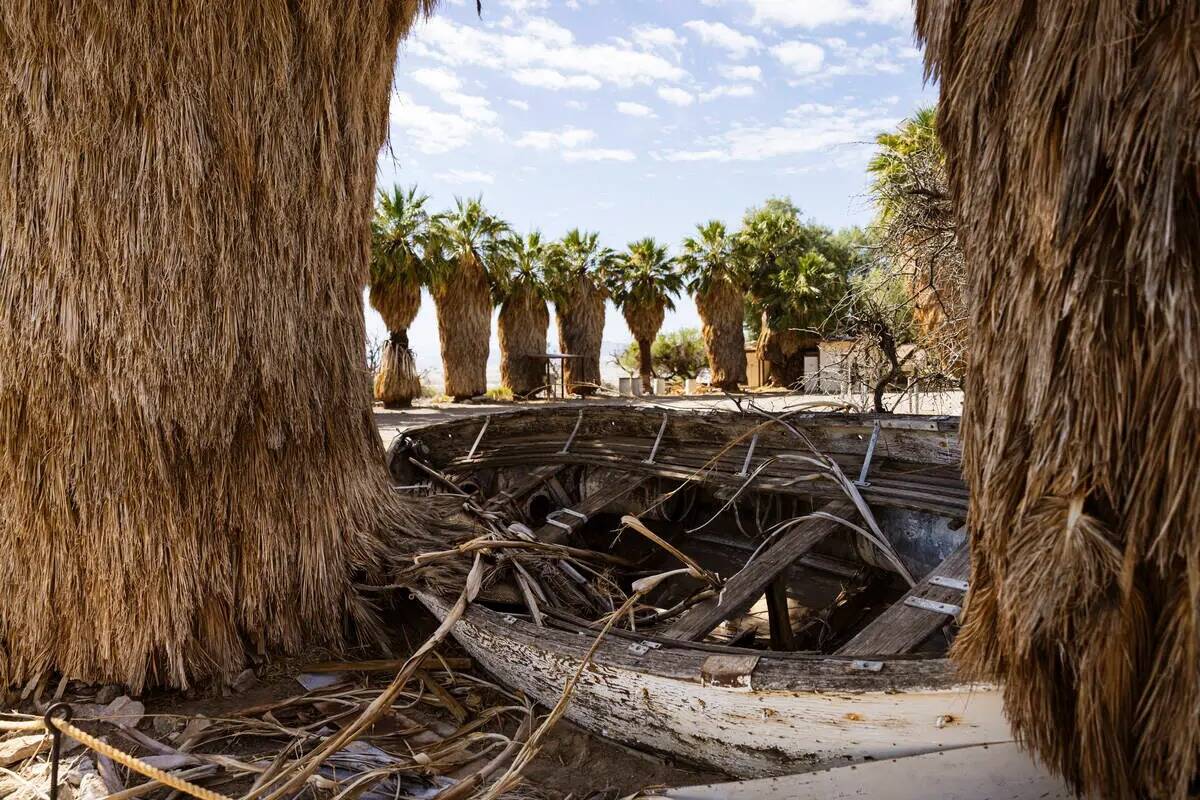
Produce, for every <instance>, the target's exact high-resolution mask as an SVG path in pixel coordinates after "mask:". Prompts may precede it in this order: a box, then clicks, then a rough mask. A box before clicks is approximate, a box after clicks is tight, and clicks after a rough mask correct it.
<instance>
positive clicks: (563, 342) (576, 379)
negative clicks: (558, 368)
mask: <svg viewBox="0 0 1200 800" xmlns="http://www.w3.org/2000/svg"><path fill="white" fill-rule="evenodd" d="M555 310H556V312H557V314H556V316H557V318H558V341H559V346H560V347H561V348H562V349H563V350H564V351H565V352H567V353H570V354H572V355H578V356H582V358H574V359H566V360H565V361H564V362H563V378H564V381H565V382H566V385H567V391H568V392H570V393H572V394H577V395H579V396H581V397H587V396H589V395H592V394H594V393H595V392H596V390H597V389H598V388H600V348H601V346H602V345H603V341H602V340H603V338H604V292H603V291H601V290H600V289H599V288H598V287H597V286H596V285H595V284H593V283H592V281H591V279H589V278H580V279H579V282H578V285H577V286H576V289H575V292H574V294H573V296H572V299H571V301H570V302H569V303H563V304H562V305H561V306H560V307H558V308H556V309H555Z"/></svg>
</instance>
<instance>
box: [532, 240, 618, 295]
mask: <svg viewBox="0 0 1200 800" xmlns="http://www.w3.org/2000/svg"><path fill="white" fill-rule="evenodd" d="M616 262H617V254H616V252H615V251H614V250H613V249H612V248H610V247H604V246H602V245H601V244H600V234H598V233H595V232H585V231H582V230H580V229H579V228H573V229H571V230H569V231H567V234H566V236H564V237H563V238H562V239H560V240H559V241H557V242H554V243H553V244H552V245H551V246H550V248H549V250H548V251H547V253H546V285H547V287H548V288H549V290H550V296H551V298H552V299H553V300H554V301H555V302H556V303H557V302H560V301H562V300H564V299H566V298H567V297H568V296H569V295H570V293H571V292H573V291H574V287H575V284H576V282H577V281H578V279H579V278H589V279H591V280H592V281H593V283H595V285H596V286H597V287H603V286H606V285H607V283H608V281H609V276H610V275H611V274H612V271H613V269H614V268H615V266H616Z"/></svg>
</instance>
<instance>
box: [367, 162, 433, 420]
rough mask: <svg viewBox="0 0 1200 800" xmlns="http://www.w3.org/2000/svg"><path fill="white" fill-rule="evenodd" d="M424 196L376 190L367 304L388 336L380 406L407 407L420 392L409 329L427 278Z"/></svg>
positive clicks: (378, 382) (412, 190)
mask: <svg viewBox="0 0 1200 800" xmlns="http://www.w3.org/2000/svg"><path fill="white" fill-rule="evenodd" d="M428 200H429V197H428V196H427V195H424V194H418V193H417V187H416V186H411V187H409V188H408V189H407V190H404V189H402V188H400V187H399V186H397V187H394V188H393V189H392V193H391V194H390V195H389V194H388V193H386V192H383V191H381V192H379V205H378V208H377V209H376V212H375V219H374V220H372V221H371V273H370V275H371V277H370V280H369V281H368V287H369V296H370V299H371V305H372V306H374V308H375V310H376V311H378V312H379V315H380V316H381V317H383V322H384V324H385V325H387V328H388V332H389V334H390V336H389V338H388V341H387V342H386V343H385V344H384V346H383V355H382V357H381V358H380V364H379V373H378V374H377V375H376V376H375V399H376V400H378V401H380V402H382V403H383V405H384V408H404V407H407V406H409V405H412V400H413V398H414V397H418V396H420V394H421V379H420V377H419V376H418V375H417V368H416V364H415V363H414V361H413V352H412V350H411V349H410V348H409V346H408V328H409V326H410V325H412V322H413V320H414V319H416V317H417V312H418V311H420V309H421V286H422V285H424V284H425V283H427V282H428V280H429V269H428V264H427V262H426V260H425V244H426V241H427V239H428V236H429V214H428V212H426V210H425V203H426V202H427V201H428Z"/></svg>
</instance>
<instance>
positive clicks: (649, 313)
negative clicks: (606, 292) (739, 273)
mask: <svg viewBox="0 0 1200 800" xmlns="http://www.w3.org/2000/svg"><path fill="white" fill-rule="evenodd" d="M615 267H616V268H615V269H614V270H613V272H612V276H611V278H610V281H609V285H610V287H611V289H610V291H611V292H612V296H613V300H614V301H615V302H616V304H617V305H618V306H620V308H621V313H622V315H624V317H625V323H626V324H627V325H628V326H629V331H630V332H631V333H632V334H633V338H634V341H636V342H637V346H638V371H639V372H640V373H641V376H642V390H643V391H645V392H650V391H652V389H651V379H652V378H653V377H654V355H653V352H652V347H653V345H654V339H655V337H657V336H658V331H659V329H660V328H662V324H663V318H664V317H665V316H666V311H667V309H674V308H675V303H674V301H673V300H672V299H671V297H672V295H675V294H678V293H679V291H680V290H681V289H682V288H683V276H682V275H680V273H679V271H678V270H677V269H676V262H675V259H673V258H671V257H670V256H669V255H667V246H666V245H664V244H659V243H658V242H656V241H655V240H654V239H653V238H646V239H639V240H638V241H636V242H630V243H629V250H628V251H627V252H626V253H624V254H622V255H621V257H620V258H619V259H617V262H616V265H615Z"/></svg>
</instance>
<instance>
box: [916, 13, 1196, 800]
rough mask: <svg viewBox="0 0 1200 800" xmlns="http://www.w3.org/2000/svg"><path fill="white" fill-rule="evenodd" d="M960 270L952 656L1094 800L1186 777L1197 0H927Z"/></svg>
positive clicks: (1148, 792) (1192, 721) (1192, 642)
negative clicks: (967, 500)
mask: <svg viewBox="0 0 1200 800" xmlns="http://www.w3.org/2000/svg"><path fill="white" fill-rule="evenodd" d="M917 26H918V30H919V32H920V35H921V37H922V38H923V39H924V40H925V42H926V43H927V59H928V65H929V68H930V70H931V71H932V73H933V74H934V75H935V76H936V77H937V79H938V80H939V82H940V85H941V105H940V107H939V111H938V118H939V133H940V136H941V138H942V142H943V145H944V147H945V150H946V154H947V158H948V169H949V175H950V182H951V188H952V192H953V195H954V201H955V205H956V209H957V214H958V218H959V225H958V230H959V231H960V235H961V237H962V244H963V248H964V252H965V255H966V260H967V270H968V275H969V282H970V285H969V287H968V291H969V300H970V304H971V318H972V331H971V342H972V347H973V349H972V353H971V357H970V367H969V374H968V391H967V397H966V409H965V417H964V423H963V432H964V450H965V456H964V458H965V469H966V476H967V480H968V483H969V484H970V487H971V494H972V497H971V512H970V523H971V529H972V535H973V540H972V559H973V563H972V578H971V594H970V598H969V599H968V602H967V610H966V614H965V619H964V627H963V629H962V632H961V635H960V637H959V639H958V642H957V646H956V648H955V656H956V657H957V658H958V660H959V662H960V664H961V665H962V666H963V667H964V668H966V669H967V670H968V671H969V672H970V673H972V674H973V675H976V676H979V677H981V678H989V679H1000V680H1002V681H1003V683H1004V687H1005V688H1004V691H1005V700H1006V706H1007V710H1008V713H1009V715H1010V717H1011V720H1012V724H1013V728H1014V731H1015V732H1016V734H1017V736H1019V737H1020V738H1021V739H1022V740H1023V741H1024V742H1025V743H1026V744H1027V745H1029V746H1030V747H1031V748H1032V749H1033V750H1034V751H1035V752H1036V753H1037V754H1038V755H1040V756H1041V757H1042V758H1043V759H1045V760H1046V761H1047V762H1048V763H1049V764H1050V765H1052V766H1053V767H1055V768H1057V769H1058V770H1059V771H1060V772H1062V773H1063V774H1064V775H1065V776H1066V777H1067V778H1068V779H1070V780H1071V781H1072V782H1073V783H1074V784H1075V786H1076V787H1078V788H1079V789H1080V790H1082V791H1084V792H1086V793H1087V794H1089V795H1090V796H1094V797H1105V798H1134V797H1159V798H1183V797H1186V796H1188V794H1189V789H1191V788H1192V787H1194V786H1195V783H1194V780H1195V779H1196V777H1197V767H1198V766H1200V481H1197V475H1198V474H1200V434H1198V433H1197V420H1198V419H1200V144H1198V143H1200V4H1198V3H1196V2H1195V1H1194V0H1186V2H1185V1H1184V0H1176V1H1175V2H1171V1H1170V0H1161V1H1160V2H1153V3H1142V2H1132V0H1054V1H1053V2H1050V1H1049V0H1043V1H1042V2H1033V1H1032V0H1027V1H1026V2H1011V3H1001V2H967V1H966V0H919V1H918V3H917Z"/></svg>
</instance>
